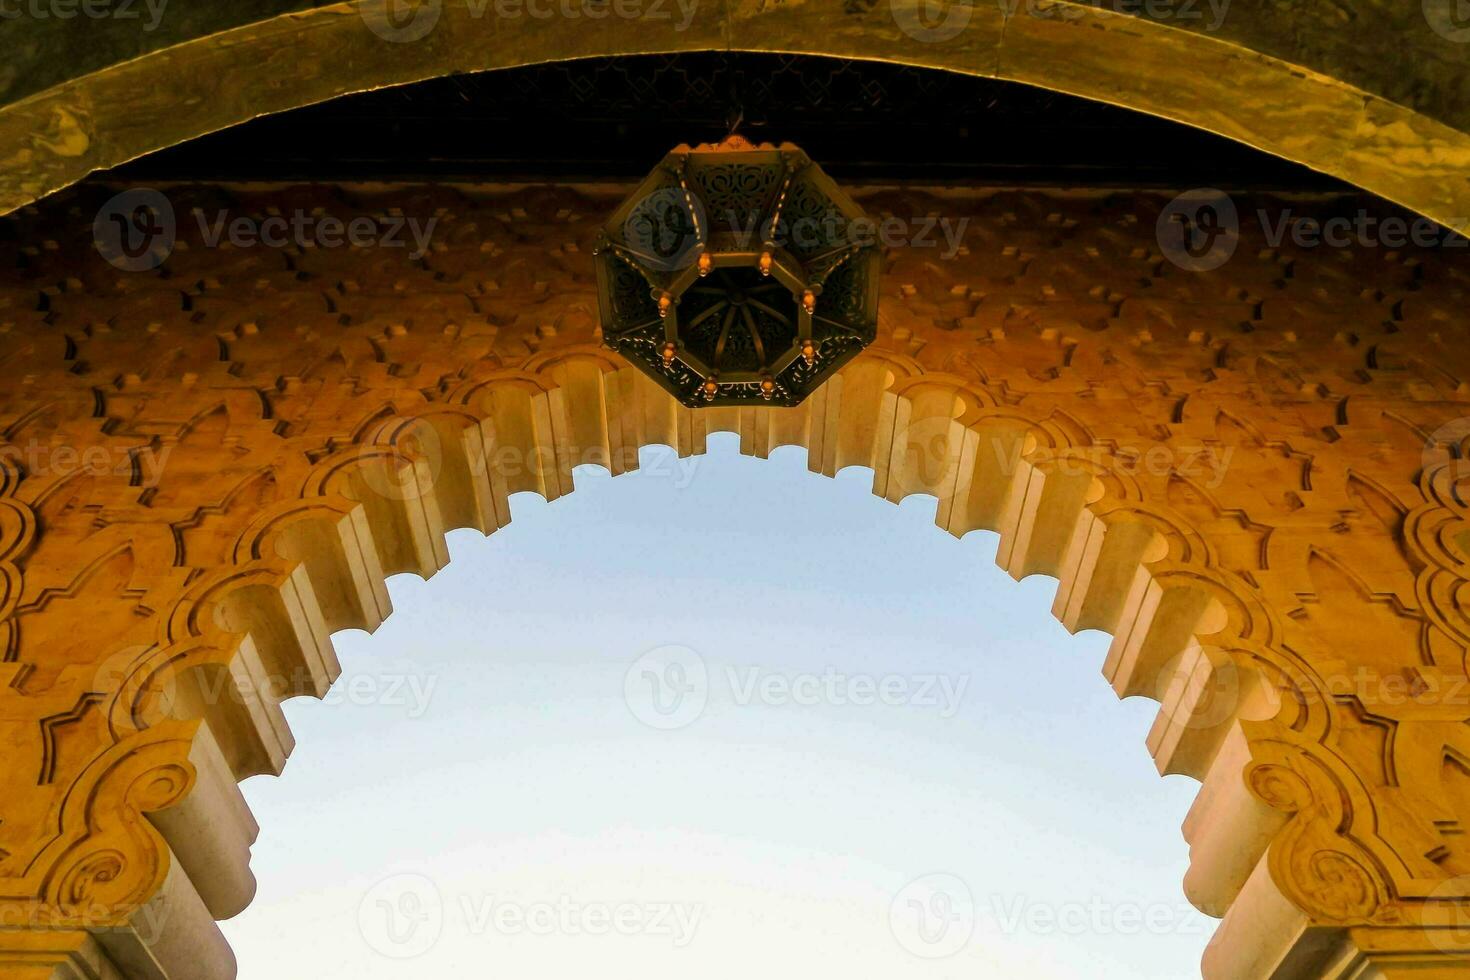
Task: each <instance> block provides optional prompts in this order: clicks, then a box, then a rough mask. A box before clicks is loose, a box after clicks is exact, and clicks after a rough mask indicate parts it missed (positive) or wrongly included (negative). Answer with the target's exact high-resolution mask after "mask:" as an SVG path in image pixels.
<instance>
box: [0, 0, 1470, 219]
mask: <svg viewBox="0 0 1470 980" xmlns="http://www.w3.org/2000/svg"><path fill="white" fill-rule="evenodd" d="M547 6H549V5H547ZM303 8H305V9H303ZM563 8H564V9H560V10H551V9H545V7H543V6H539V5H537V4H534V3H533V4H530V5H526V4H522V3H520V2H515V3H505V2H500V3H496V4H491V3H489V2H488V0H487V2H485V3H480V2H472V0H450V2H444V0H422V2H420V3H417V4H412V5H409V6H407V7H405V5H404V4H402V3H400V2H399V0H357V2H349V3H338V4H330V5H325V6H316V5H308V4H302V3H296V2H289V0H281V2H273V3H266V4H264V5H263V6H262V5H254V6H250V7H241V8H239V9H236V10H231V11H220V12H215V13H212V14H198V15H196V17H195V18H193V19H190V20H188V21H184V20H181V19H175V20H163V19H161V20H160V21H159V22H158V23H157V24H155V25H153V27H152V28H150V29H147V30H141V31H140V30H138V26H139V25H138V24H136V23H132V22H130V21H126V20H123V19H120V18H113V17H110V16H109V17H102V18H98V19H95V20H93V21H92V22H90V23H88V24H87V27H88V31H89V32H88V35H87V36H88V38H90V39H93V43H92V44H83V45H78V44H77V43H76V40H75V37H72V36H68V35H66V34H65V33H64V31H65V26H66V24H65V22H64V21H62V20H59V19H58V18H55V17H51V18H45V17H40V18H32V19H28V20H26V21H22V22H20V23H18V24H17V25H16V27H17V29H22V28H23V29H24V30H25V32H26V34H25V35H24V36H25V39H26V41H27V42H28V43H27V44H26V45H25V46H24V47H23V48H22V49H21V50H22V51H23V52H24V60H23V61H22V62H21V68H22V69H24V68H30V69H32V71H31V72H29V73H27V72H25V71H23V70H22V71H18V72H17V73H16V76H15V78H14V79H13V80H12V81H11V83H10V86H9V91H10V93H11V101H10V102H9V104H7V105H4V106H3V107H0V139H3V140H4V141H5V143H6V145H8V146H12V147H17V148H18V149H16V150H15V151H14V152H13V154H12V156H11V157H10V158H9V161H8V162H7V165H6V168H5V170H4V172H3V174H0V212H8V211H12V210H14V209H15V208H18V207H20V206H22V205H24V204H26V203H29V202H31V201H34V200H36V199H37V198H39V197H41V196H43V195H45V194H47V193H49V192H51V191H54V190H56V189H57V188H60V187H65V186H67V185H69V184H71V183H72V182H74V181H76V180H78V179H80V178H81V177H83V176H85V175H86V174H87V173H90V172H92V171H94V170H98V169H105V168H107V167H111V166H115V165H117V164H120V163H122V162H124V161H127V160H130V159H133V158H135V157H138V156H141V155H143V154H145V153H148V152H150V151H153V150H157V149H159V148H162V147H166V146H171V145H174V144H176V143H181V142H183V141H185V140H188V139H192V138H194V137H197V136H200V135H203V134H205V133H209V132H213V131H215V130H219V129H223V128H225V127H228V126H231V125H235V124H238V123H241V122H244V121H245V120H247V119H250V118H253V117H255V116H258V115H262V114H266V113H273V112H281V111H283V110H287V109H291V108H296V107H299V106H303V105H308V104H311V103H314V102H320V101H322V100H325V99H329V98H332V97H334V96H338V95H342V94H345V93H348V92H357V91H363V90H366V89H371V88H377V87H381V86H385V85H394V84H401V83H407V82H413V81H419V80H422V79H426V78H433V77H437V76H441V75H446V74H450V73H454V72H463V71H477V70H485V69H493V68H507V67H513V66H516V65H524V64H534V63H538V62H544V61H557V60H566V59H572V58H579V57H596V56H607V55H624V54H648V53H661V52H676V51H704V50H749V51H780V52H792V53H801V54H813V55H832V56H837V57H850V58H862V59H871V60H879V61H897V62H902V63H906V64H912V65H919V66H925V67H931V68H941V69H947V70H953V71H959V72H966V73H973V74H981V75H987V76H992V77H996V78H1004V79H1009V80H1014V81H1020V82H1026V83H1028V84H1033V85H1038V86H1041V87H1044V88H1052V89H1056V90H1058V91H1062V92H1067V93H1071V94H1074V95H1081V96H1086V97H1088V98H1093V99H1097V100H1100V101H1105V102H1111V103H1114V104H1117V105H1121V106H1125V107H1128V108H1132V109H1137V110H1140V111H1143V112H1149V113H1153V114H1156V115H1160V116H1164V117H1166V118H1169V119H1173V120H1175V121H1178V122H1182V123H1185V124H1187V125H1190V126H1196V127H1199V128H1202V129H1207V130H1210V131H1212V132H1217V133H1220V134H1223V135H1225V136H1228V137H1230V138H1232V139H1236V140H1240V141H1241V142H1244V143H1247V144H1249V145H1251V146H1255V147H1257V148H1260V149H1262V150H1265V151H1266V152H1268V153H1272V154H1275V155H1277V156H1280V157H1284V158H1286V159H1288V160H1293V161H1296V162H1299V163H1304V164H1306V165H1308V166H1310V167H1313V168H1314V169H1317V170H1320V171H1322V172H1324V173H1328V174H1333V175H1335V176H1339V177H1342V178H1343V179H1345V180H1347V181H1348V182H1350V183H1352V184H1355V185H1357V186H1360V187H1363V188H1365V189H1367V190H1370V191H1373V192H1374V193H1376V194H1379V195H1380V196H1382V197H1385V198H1387V199H1389V200H1393V201H1396V202H1399V203H1401V204H1403V205H1405V206H1407V207H1410V208H1412V209H1414V210H1416V211H1419V212H1420V213H1422V214H1425V215H1428V216H1430V217H1432V218H1434V219H1436V220H1438V221H1440V222H1441V223H1443V224H1445V225H1447V226H1449V227H1454V228H1460V227H1463V226H1464V225H1465V223H1466V218H1465V215H1470V177H1467V176H1466V174H1467V171H1470V165H1467V162H1470V136H1467V134H1466V129H1467V127H1470V118H1467V117H1466V115H1465V112H1466V110H1465V108H1464V106H1465V105H1466V104H1467V102H1466V100H1465V98H1464V96H1465V93H1466V92H1467V90H1470V79H1467V74H1466V68H1465V60H1464V58H1463V42H1464V41H1465V40H1466V38H1467V37H1470V34H1467V32H1466V30H1465V29H1464V27H1463V25H1460V24H1459V22H1458V21H1457V20H1455V19H1454V17H1453V13H1452V10H1451V4H1450V2H1449V0H1425V2H1424V4H1422V9H1421V5H1407V6H1406V5H1403V4H1397V3H1392V2H1386V0H1385V2H1375V3H1371V4H1357V5H1355V6H1354V9H1353V11H1352V12H1351V16H1350V17H1348V16H1347V15H1344V16H1345V18H1346V19H1347V20H1349V21H1350V22H1351V23H1352V29H1351V30H1349V29H1345V28H1344V27H1343V25H1342V24H1341V23H1339V22H1338V21H1337V20H1336V19H1335V18H1334V17H1333V16H1330V15H1327V14H1324V13H1322V12H1321V11H1316V10H1310V9H1306V8H1301V9H1298V8H1296V7H1291V8H1279V7H1273V6H1272V5H1259V6H1255V7H1253V8H1252V9H1251V10H1249V11H1248V12H1247V11H1243V10H1240V9H1239V8H1240V5H1239V4H1236V5H1235V9H1234V11H1233V12H1232V15H1231V16H1225V13H1226V12H1227V11H1226V10H1217V9H1216V8H1214V7H1213V6H1212V7H1211V10H1213V11H1214V14H1213V15H1212V14H1209V13H1208V12H1207V11H1205V9H1204V7H1203V6H1202V5H1200V4H1196V3H1193V2H1192V0H1181V2H1180V3H1177V4H1174V3H1169V4H1160V5H1147V6H1145V7H1143V8H1142V9H1144V10H1146V11H1147V16H1134V15H1133V14H1132V13H1122V12H1120V11H1121V10H1124V9H1128V10H1134V9H1137V8H1135V7H1134V6H1131V5H1125V4H1121V3H1120V4H1115V5H1113V7H1112V9H1109V8H1108V6H1107V5H1093V4H1087V3H1082V2H1079V0H1018V2H1016V3H999V4H996V5H995V6H993V7H992V6H989V5H986V4H970V3H955V4H950V5H944V6H941V7H940V8H938V9H931V5H930V4H928V3H927V2H923V0H912V2H911V0H893V2H891V3H867V2H856V3H851V4H848V5H846V6H845V7H844V9H843V12H842V14H841V16H840V18H838V19H837V20H836V21H835V22H834V20H833V17H832V13H831V12H830V11H828V10H825V9H822V8H818V7H814V6H810V5H805V4H776V5H768V4H767V3H765V2H764V0H721V2H719V3H716V4H713V5H711V4H700V3H691V4H690V5H689V6H687V7H680V8H679V10H678V11H674V10H672V8H670V7H668V6H666V5H664V4H663V3H661V2H659V3H652V2H650V3H649V4H641V3H633V4H629V5H624V6H622V7H618V8H617V9H616V10H615V11H614V10H612V9H610V8H609V7H608V5H606V4H603V3H592V4H580V3H578V4H563ZM1410 8H1412V9H1410ZM288 11H289V12H288ZM589 11H590V13H589ZM272 14H274V16H271V15H272ZM610 14H612V16H610ZM593 21H595V22H596V26H595V29H588V24H589V23H591V22H593ZM1140 66H1146V68H1145V69H1144V70H1140ZM27 79H29V80H27ZM226 79H227V80H228V84H229V86H230V89H229V91H228V92H225V91H220V90H214V91H211V92H208V93H206V92H204V91H203V90H201V88H200V86H201V85H205V84H207V83H208V82H209V81H210V80H215V81H216V82H219V81H223V80H226ZM44 80H50V81H52V82H53V84H52V85H51V87H49V88H42V89H39V90H38V89H36V86H38V85H41V84H43V81H44ZM121 93H126V96H125V97H120V94H121Z"/></svg>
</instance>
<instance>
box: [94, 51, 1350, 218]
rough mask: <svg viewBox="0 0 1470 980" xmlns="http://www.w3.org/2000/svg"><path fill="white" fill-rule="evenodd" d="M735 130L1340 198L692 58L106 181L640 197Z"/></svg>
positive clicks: (503, 84)
mask: <svg viewBox="0 0 1470 980" xmlns="http://www.w3.org/2000/svg"><path fill="white" fill-rule="evenodd" d="M732 128H738V129H739V131H740V132H741V133H742V134H743V135H745V136H746V137H747V138H749V139H752V140H756V141H772V142H781V141H791V142H795V143H798V144H800V145H801V146H802V147H803V148H804V149H806V150H807V151H808V152H809V153H810V154H811V155H812V157H813V158H814V159H816V160H817V161H818V162H820V163H821V164H822V165H823V166H824V167H825V168H826V169H828V170H829V171H830V172H831V173H832V174H833V175H834V176H835V177H837V178H838V179H839V180H853V181H857V180H863V181H883V180H890V179H892V180H898V179H903V180H905V181H918V182H940V183H958V184H981V185H983V184H1002V185H1057V184H1069V185H1074V186H1079V185H1080V186H1103V187H1105V186H1129V187H1147V186H1160V187H1186V186H1191V187H1192V186H1200V185H1212V186H1220V187H1224V188H1227V189H1229V188H1253V189H1273V190H1333V189H1339V188H1342V187H1344V185H1343V184H1341V183H1340V182H1339V181H1336V180H1334V179H1333V178H1330V177H1327V176H1324V175H1322V174H1319V173H1316V172H1315V171H1312V170H1310V169H1308V168H1306V167H1303V166H1300V165H1297V164H1294V163H1290V162H1288V161H1285V160H1282V159H1280V158H1277V157H1274V156H1271V155H1269V154H1266V153H1261V152H1259V151H1256V150H1253V149H1251V148H1249V147H1247V146H1244V145H1242V144H1240V143H1237V142H1234V141H1232V140H1228V139H1225V138H1223V137H1220V136H1216V135H1214V134H1212V133H1208V132H1205V131H1203V130H1199V129H1195V128H1192V127H1188V126H1184V125H1181V124H1178V123H1174V122H1170V121H1167V120H1164V119H1160V118H1157V117H1154V116H1150V115H1146V114H1144V113H1140V112H1134V111H1131V110H1128V109H1122V108H1118V107H1116V106H1112V105H1107V104H1104V103H1099V102H1094V101H1091V100H1088V99H1083V98H1078V97H1076V96H1070V95H1065V94H1062V93H1058V92H1051V91H1046V90H1042V89H1038V88H1033V87H1031V86H1028V85H1023V84H1020V83H1016V82H1008V81H1001V80H996V79H989V78H981V77H977V76H968V75H959V74H955V73H952V72H947V71H939V70H934V69H926V68H915V67H910V66H905V65H897V64H890V63H886V62H875V61H860V60H853V59H838V58H825V57H813V56H802V55H781V54H754V53H736V52H694V53H686V54H677V55H642V56H629V57H619V58H596V59H585V60H581V61H573V62H561V63H555V64H547V65H537V66H531V67H525V68H513V69H505V70H501V71H492V72H481V73H476V74H459V75H451V76H447V77H444V78H438V79H433V80H429V81H425V82H419V83H415V84H411V85H405V86H399V87H394V88H386V89H379V90H377V91H372V92H365V93H361V94H357V95H351V96H345V97H342V98H338V99H334V100H332V101H330V102H325V103H321V104H319V105H315V106H309V107H306V108H302V109H297V110H294V111H291V112H286V113H282V114H279V115H274V116H266V117H262V118H259V119H256V120H253V121H251V122H249V123H245V124H243V125H240V126H237V127H234V128H232V129H228V130H225V131H222V132H219V133H216V134H213V135H211V136H206V137H203V138H201V139H198V140H195V141H192V142H190V143H186V144H183V145H180V146H177V147H174V148H171V149H169V150H165V151H161V152H159V153H156V154H153V155H152V156H149V157H146V158H144V159H142V160H139V161H136V162H134V163H132V164H129V165H126V166H124V167H122V168H120V169H119V170H118V171H115V172H114V174H113V176H114V177H121V178H124V179H129V180H134V179H137V180H161V179H178V180H208V179H228V180H243V179H263V180H277V179H279V180H353V179H409V180H416V179H446V180H455V179H459V180H473V179H504V180H526V179H530V180H535V179H546V178H552V179H562V180H596V179H605V178H614V179H624V178H634V177H640V176H642V175H643V174H644V173H646V172H647V171H648V169H649V168H650V167H651V166H653V164H654V163H656V162H657V161H658V159H659V158H660V157H661V156H662V155H663V154H664V153H665V152H667V150H668V149H670V148H671V147H672V146H674V145H676V144H678V143H684V142H687V143H691V144H692V143H696V142H705V141H717V140H719V139H721V138H723V137H724V136H725V135H727V134H728V133H729V132H730V131H731V130H732Z"/></svg>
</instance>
